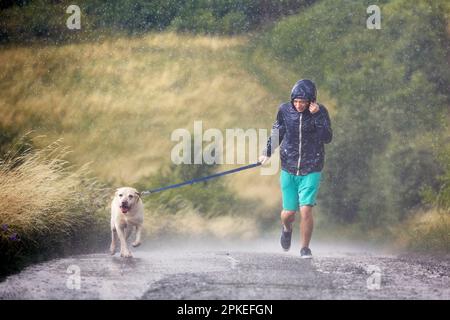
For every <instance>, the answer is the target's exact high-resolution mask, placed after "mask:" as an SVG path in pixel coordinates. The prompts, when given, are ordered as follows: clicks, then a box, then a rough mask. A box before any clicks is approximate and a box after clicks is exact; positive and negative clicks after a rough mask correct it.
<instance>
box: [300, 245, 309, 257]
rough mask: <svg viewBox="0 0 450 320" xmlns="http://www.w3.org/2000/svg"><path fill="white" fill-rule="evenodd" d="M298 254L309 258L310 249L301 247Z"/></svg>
mask: <svg viewBox="0 0 450 320" xmlns="http://www.w3.org/2000/svg"><path fill="white" fill-rule="evenodd" d="M300 256H301V257H302V258H303V259H311V258H312V253H311V249H309V248H307V247H304V248H302V250H300Z"/></svg>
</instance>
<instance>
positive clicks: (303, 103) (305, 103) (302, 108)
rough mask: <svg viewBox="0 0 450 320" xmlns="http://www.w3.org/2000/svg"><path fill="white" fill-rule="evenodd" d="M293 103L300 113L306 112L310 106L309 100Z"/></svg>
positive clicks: (296, 100) (298, 100)
mask: <svg viewBox="0 0 450 320" xmlns="http://www.w3.org/2000/svg"><path fill="white" fill-rule="evenodd" d="M293 103H294V107H295V109H297V111H298V112H303V111H305V109H306V108H308V106H309V100H304V99H294V101H293Z"/></svg>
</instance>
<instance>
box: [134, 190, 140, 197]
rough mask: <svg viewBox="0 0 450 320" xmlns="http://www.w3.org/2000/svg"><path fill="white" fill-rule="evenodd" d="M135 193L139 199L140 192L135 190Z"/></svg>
mask: <svg viewBox="0 0 450 320" xmlns="http://www.w3.org/2000/svg"><path fill="white" fill-rule="evenodd" d="M135 193H136V195H137V196H138V197H139V199H140V198H141V193H140V192H138V191H137V192H135Z"/></svg>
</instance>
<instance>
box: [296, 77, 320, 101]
mask: <svg viewBox="0 0 450 320" xmlns="http://www.w3.org/2000/svg"><path fill="white" fill-rule="evenodd" d="M316 98H317V90H316V85H315V84H314V82H312V81H311V80H308V79H302V80H299V81H297V82H296V83H295V85H294V87H293V88H292V91H291V101H293V100H294V99H305V100H309V101H313V102H315V101H316Z"/></svg>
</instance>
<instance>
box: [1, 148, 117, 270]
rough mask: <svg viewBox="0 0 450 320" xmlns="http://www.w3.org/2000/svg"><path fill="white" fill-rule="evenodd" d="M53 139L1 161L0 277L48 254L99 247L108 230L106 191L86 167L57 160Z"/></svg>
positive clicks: (61, 153)
mask: <svg viewBox="0 0 450 320" xmlns="http://www.w3.org/2000/svg"><path fill="white" fill-rule="evenodd" d="M66 153H67V148H65V147H63V146H62V145H61V144H60V143H59V142H55V143H53V144H51V145H49V146H48V147H46V148H43V149H40V150H30V149H28V150H27V151H24V152H22V153H20V154H9V155H7V157H5V158H4V159H2V160H1V162H0V197H1V198H2V200H3V209H2V214H1V215H0V260H1V261H2V263H1V264H0V276H2V275H5V274H7V273H11V272H14V271H16V270H18V269H20V268H22V267H23V266H25V265H27V264H29V263H31V262H35V261H40V260H43V259H48V258H50V257H55V256H60V255H64V254H72V253H75V252H89V251H92V250H96V249H98V248H99V245H101V244H102V243H104V242H105V239H106V236H107V235H108V234H109V233H106V232H104V231H108V229H107V228H104V227H103V226H105V225H107V221H108V220H107V216H106V215H105V214H104V212H105V211H104V210H103V208H104V204H105V201H104V199H105V194H107V192H105V191H107V190H105V189H104V188H101V187H100V186H99V185H98V184H97V183H96V182H95V181H93V180H92V179H90V178H89V175H88V167H87V166H84V167H81V168H74V167H71V166H69V165H68V164H67V163H66V162H65V161H63V160H61V159H63V158H64V156H65V154H66Z"/></svg>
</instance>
